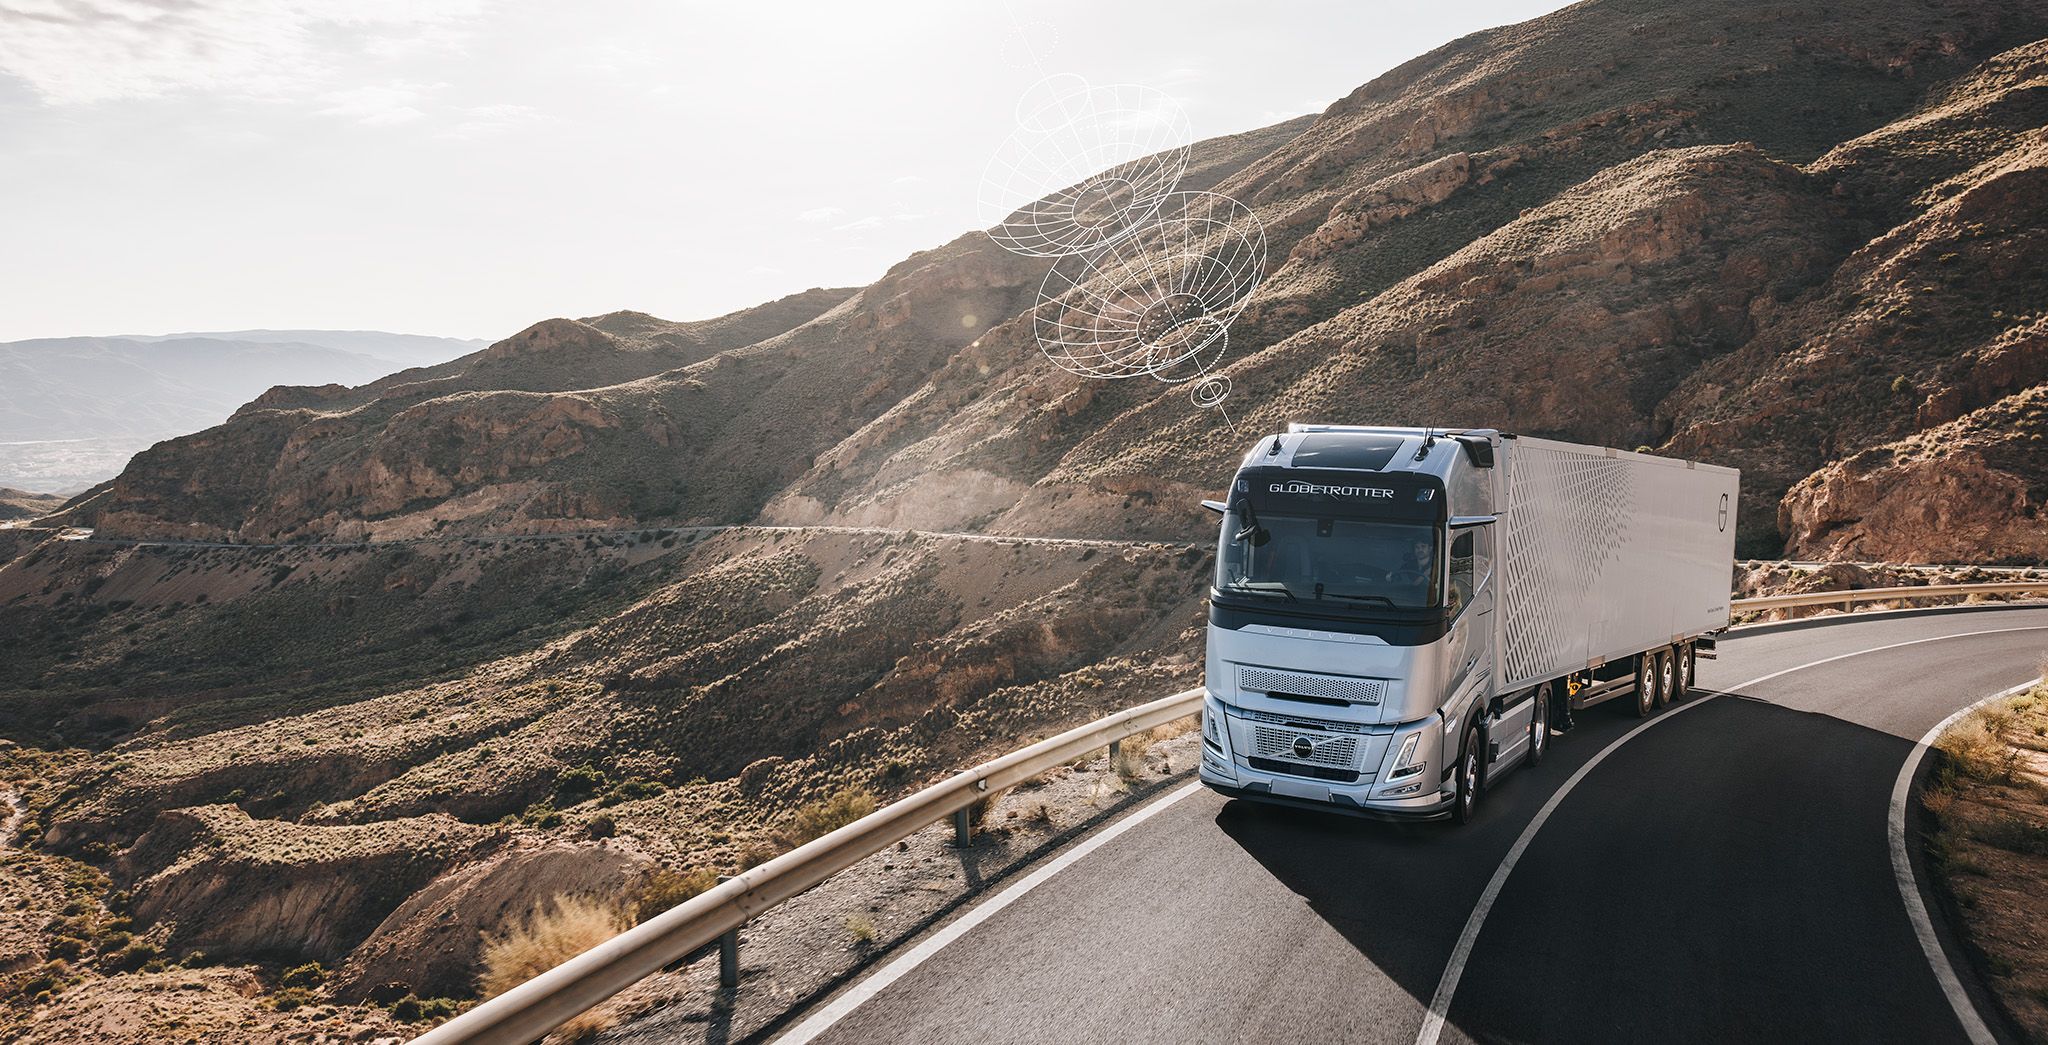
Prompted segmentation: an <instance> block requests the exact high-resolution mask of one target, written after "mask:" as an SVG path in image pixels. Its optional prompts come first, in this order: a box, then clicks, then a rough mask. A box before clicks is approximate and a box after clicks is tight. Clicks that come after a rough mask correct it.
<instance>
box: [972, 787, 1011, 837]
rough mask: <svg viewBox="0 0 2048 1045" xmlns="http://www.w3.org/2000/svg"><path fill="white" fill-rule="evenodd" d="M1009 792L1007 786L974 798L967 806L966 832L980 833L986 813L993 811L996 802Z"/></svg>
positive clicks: (985, 819) (985, 821)
mask: <svg viewBox="0 0 2048 1045" xmlns="http://www.w3.org/2000/svg"><path fill="white" fill-rule="evenodd" d="M1009 793H1010V789H1009V788H1007V787H1006V788H1003V789H1001V790H999V791H989V792H986V793H984V794H983V795H982V796H981V797H979V798H976V799H975V800H974V804H973V805H971V806H968V807H967V833H968V835H969V836H973V835H978V834H980V833H981V827H982V825H983V824H984V823H987V822H988V815H989V814H990V813H993V812H995V810H996V803H997V802H1000V801H1002V800H1003V796H1004V795H1007V794H1009Z"/></svg>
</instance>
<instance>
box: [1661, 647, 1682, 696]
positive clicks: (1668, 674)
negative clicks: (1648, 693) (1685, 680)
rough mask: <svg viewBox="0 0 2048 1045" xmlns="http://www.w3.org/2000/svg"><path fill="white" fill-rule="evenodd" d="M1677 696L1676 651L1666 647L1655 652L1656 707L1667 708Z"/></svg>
mask: <svg viewBox="0 0 2048 1045" xmlns="http://www.w3.org/2000/svg"><path fill="white" fill-rule="evenodd" d="M1677 695H1678V651H1677V650H1676V649H1674V648H1672V647H1669V646H1666V647H1665V648H1663V649H1660V650H1658V651H1657V706H1658V707H1660V708H1663V707H1669V706H1670V705H1671V701H1672V700H1673V699H1674V698H1675V697H1676V696H1677Z"/></svg>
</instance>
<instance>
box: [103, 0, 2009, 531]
mask: <svg viewBox="0 0 2048 1045" xmlns="http://www.w3.org/2000/svg"><path fill="white" fill-rule="evenodd" d="M1882 10H1883V14H1882V16H1878V17H1870V18H1859V19H1856V20H1853V21H1852V20H1845V19H1843V18H1841V17H1840V16H1839V12H1838V11H1837V9H1836V8H1835V7H1834V6H1832V5H1830V4H1827V3H1821V2H1808V0H1782V2H1777V3H1768V4H1748V3H1738V2H1733V0H1724V2H1720V3H1711V4H1707V5H1704V6H1699V5H1694V6H1683V5H1675V4H1670V3H1666V2H1662V0H1599V2H1593V3H1585V4H1580V5H1576V6H1574V7H1571V8H1567V9H1565V10H1563V11H1560V12H1557V13H1556V14H1554V15H1551V16H1547V17H1545V18H1542V19H1537V20H1536V21H1533V22H1529V23H1525V24H1522V25H1518V26H1510V27H1506V28H1502V29H1498V30H1489V31H1487V32H1483V33H1478V34H1475V35H1473V36H1471V37H1467V38H1465V39H1463V40H1459V41H1457V42H1455V43H1452V44H1449V45H1446V46H1445V47H1443V48H1440V49H1438V50H1437V51H1435V52H1432V53H1430V54H1428V55H1424V56H1423V57H1421V58H1418V59H1416V60H1414V61H1412V62H1409V63H1407V64H1406V65H1404V66H1402V67H1400V68H1398V69H1395V70H1394V71H1392V72H1390V73H1388V74H1386V75H1384V76H1382V77H1380V78H1378V79H1376V80H1374V81H1373V82H1372V83H1370V84H1367V85H1365V86H1364V87H1361V88H1360V89H1359V90H1358V91H1356V92H1353V94H1351V95H1350V96H1348V97H1346V98H1345V99H1343V100H1341V101H1339V102H1338V103H1336V104H1335V105H1333V106H1331V107H1330V108H1329V109H1328V110H1327V111H1325V112H1324V113H1322V114H1321V115H1320V116H1318V117H1315V118H1313V119H1305V120H1303V121H1299V122H1296V123H1291V124H1287V125H1282V126H1278V127H1274V128H1269V129H1267V130H1265V131H1260V132H1253V133H1250V134H1246V135H1240V136H1236V137H1235V138H1230V139H1219V140H1215V141H1211V142H1207V143H1204V144H1203V146H1202V147H1201V149H1200V150H1198V151H1199V154H1200V155H1201V156H1202V157H1203V159H1202V160H1201V161H1200V162H1199V163H1198V165H1197V166H1198V169H1197V170H1196V171H1195V172H1194V173H1193V174H1191V176H1190V178H1189V179H1188V183H1187V187H1190V188H1215V189H1217V190H1219V191H1222V192H1226V193H1229V194H1231V195H1233V196H1235V197H1236V198H1238V199H1240V200H1243V201H1245V202H1246V203H1248V204H1250V205H1251V206H1252V207H1254V208H1255V209H1256V211H1257V212H1258V213H1259V214H1260V216H1261V217H1262V219H1263V220H1264V222H1265V224H1266V227H1267V231H1268V237H1269V240H1270V242H1271V244H1272V247H1273V262H1272V264H1271V266H1270V272H1269V275H1268V277H1267V279H1266V281H1265V283H1264V285H1263V286H1262V287H1261V288H1260V289H1259V291H1258V292H1257V294H1255V295H1254V296H1253V298H1252V299H1251V300H1250V302H1249V304H1248V306H1247V307H1246V309H1245V311H1244V314H1243V315H1242V317H1241V318H1240V319H1239V320H1238V322H1237V323H1236V324H1235V325H1234V326H1233V327H1232V330H1231V348H1230V354H1229V356H1228V357H1226V360H1225V363H1226V369H1225V371H1224V372H1225V373H1226V374H1228V375H1229V376H1230V377H1231V378H1232V380H1233V381H1234V383H1235V389H1236V390H1235V392H1234V393H1233V396H1232V400H1231V404H1230V406H1231V410H1230V413H1231V417H1232V418H1233V420H1234V421H1235V422H1236V423H1237V425H1238V429H1237V430H1236V431H1232V430H1230V429H1228V428H1226V427H1225V426H1224V425H1222V424H1221V423H1219V418H1218V417H1217V416H1216V415H1214V414H1211V413H1203V412H1197V411H1193V410H1191V409H1190V408H1189V407H1188V405H1187V403H1186V401H1185V398H1184V397H1183V396H1181V395H1180V394H1179V393H1178V392H1177V391H1175V390H1171V389H1165V388H1163V387H1162V386H1159V385H1157V384H1156V383H1153V382H1122V383H1118V382H1100V381H1088V380H1084V379H1081V378H1077V377H1073V376H1071V375H1068V374H1066V373H1064V372H1062V371H1060V370H1057V369H1056V368H1053V367H1051V366H1049V365H1047V364H1046V362H1045V361H1044V360H1043V358H1042V357H1041V356H1040V355H1039V353H1038V352H1037V350H1036V348H1035V345H1034V343H1033V336H1032V328H1031V323H1030V319H1029V316H1028V315H1026V314H1025V310H1026V309H1027V308H1028V306H1029V305H1030V304H1031V302H1032V300H1033V294H1034V292H1035V290H1036V288H1037V284H1038V282H1039V280H1040V278H1041V277H1042V275H1043V274H1044V271H1045V265H1044V264H1043V263H1041V262H1038V261H1034V260H1032V259H1026V258H1021V257H1017V256H1014V255H1009V254H1006V253H1004V252H1002V251H1001V250H999V249H997V248H996V247H995V246H994V245H993V244H992V243H990V242H989V241H988V240H987V238H986V237H984V236H981V235H980V234H978V233H977V234H969V235H967V236H964V237H962V238H960V239H958V240H956V241H954V242H952V243H950V244H947V245H945V246H942V247H939V248H937V249H934V250H931V251H926V252H924V253H921V254H918V255H915V256H913V257H912V258H910V259H908V260H906V261H905V262H903V263H902V264H900V265H898V266H896V267H895V268H894V269H892V270H891V271H890V272H889V273H888V274H887V275H885V276H884V277H883V279H882V280H880V281H879V282H877V283H876V284H874V285H872V286H869V287H866V288H863V289H861V290H860V291H859V292H858V293H857V294H855V295H852V296H851V297H850V298H849V300H847V301H845V302H843V303H841V304H840V305H839V306H838V307H836V308H834V309H832V310H830V311H827V312H824V313H821V314H819V315H817V316H815V317H814V318H811V319H809V320H807V321H806V322H804V323H802V324H801V325H797V326H794V327H792V328H790V329H787V330H784V331H780V332H777V333H776V334H774V335H773V336H768V337H763V338H761V339H759V340H757V341H755V342H753V343H751V344H746V345H744V346H733V347H730V348H729V349H727V350H724V351H721V352H719V353H716V354H712V355H709V356H707V357H705V358H701V359H697V360H694V361H681V362H680V363H679V365H678V367H677V368H676V369H674V370H672V371H668V372H660V373H646V374H644V375H642V374H640V373H638V372H637V371H636V370H634V369H633V368H632V367H630V366H628V367H624V368H621V367H619V366H615V365H614V364H613V361H616V360H619V359H621V358H622V357H626V356H628V355H630V354H632V353H635V352H640V351H644V350H643V349H638V348H634V347H632V346H635V345H638V344H641V343H643V342H644V341H645V340H646V339H648V338H655V337H660V336H662V335H663V332H664V331H666V330H668V328H666V327H662V326H660V325H658V324H657V323H655V322H654V321H648V320H636V321H635V323H636V324H637V325H634V326H632V327H631V328H630V329H629V328H627V327H623V326H620V324H619V322H618V321H617V320H613V321H612V323H611V325H612V327H613V329H606V328H605V326H604V325H603V324H602V323H598V322H596V321H591V322H579V321H571V320H549V321H546V322H544V323H542V324H539V325H537V326H536V327H534V328H532V329H530V330H528V331H525V332H522V333H521V334H519V335H516V336H515V337H514V338H511V339H508V340H507V341H505V342H501V343H499V344H498V345H497V346H494V347H493V348H492V349H491V350H489V354H490V355H491V356H492V357H493V359H492V362H493V363H494V364H495V365H494V366H492V367H488V368H485V367H478V368H473V369H471V370H469V371H467V372H466V373H465V376H464V377H463V378H462V379H460V380H457V381H455V382H453V383H450V384H435V383H433V382H418V381H413V382H401V383H394V384H386V385H383V386H381V387H379V388H378V389H377V390H376V395H375V397H374V398H373V399H370V400H364V399H363V398H362V397H361V396H359V395H349V396H343V397H340V398H337V399H332V400H329V399H326V398H324V397H325V395H326V393H323V392H319V391H312V392H303V393H291V392H280V393H279V394H278V395H276V396H273V397H270V398H267V399H265V400H263V401H260V402H258V403H255V404H252V405H251V406H250V407H249V408H247V409H245V410H243V411H242V412H241V413H240V414H239V415H238V416H237V417H236V418H235V420H234V421H233V422H231V423H230V424H228V425H225V426H223V427H221V428H217V429H214V430H211V431H208V432H204V433H200V434H197V435H193V436H190V437H188V438H186V439H183V440H173V441H170V442H167V443H165V444H164V445H162V446H159V447H157V448H155V449H153V450H151V451H150V452H148V453H145V454H142V455H139V456H138V457H137V459H136V460H135V461H134V463H133V465H132V466H131V467H130V468H129V470H128V471H127V472H126V473H125V474H123V475H122V476H121V478H120V479H118V480H117V481H116V482H115V483H114V484H113V486H112V488H111V489H110V490H109V491H107V492H106V494H105V495H104V496H103V497H101V498H99V499H98V500H97V501H96V502H95V504H94V511H95V512H97V518H98V519H99V521H100V524H101V525H102V526H103V527H104V528H105V529H106V530H107V531H108V532H110V533H120V534H131V535H137V536H141V535H164V534H178V535H188V536H201V535H204V536H214V537H231V538H234V539H242V540H268V539H276V538H286V537H290V538H299V537H322V536H355V535H365V534H403V533H413V532H424V531H426V530H428V529H432V528H440V529H442V530H444V531H454V532H485V531H497V530H504V529H508V528H512V529H517V528H530V527H539V528H555V529H565V528H583V527H598V526H617V525H626V524H634V523H649V522H669V521H683V522H740V521H745V520H748V519H752V518H756V517H761V518H765V519H769V520H773V521H782V522H800V523H811V522H852V523H875V524H883V525H891V526H921V527H928V528H944V529H959V528H985V529H988V530H990V531H991V532H1005V533H1039V534H1043V533H1063V534H1074V535H1125V534H1141V535H1149V536H1160V537H1189V536H1193V535H1194V534H1196V533H1197V532H1198V531H1199V529H1200V528H1201V526H1202V523H1201V522H1200V521H1199V520H1198V519H1197V518H1196V517H1194V516H1190V515H1185V514H1184V513H1179V512H1172V513H1165V514H1161V513H1159V512H1156V511H1153V510H1151V509H1150V508H1149V507H1148V506H1149V505H1152V504H1160V503H1174V504H1183V503H1191V502H1192V500H1193V499H1195V498H1196V497H1198V496H1199V495H1201V494H1203V493H1205V492H1210V491H1213V489H1214V488H1215V486H1216V483H1217V482H1218V481H1220V480H1219V477H1220V476H1222V475H1225V474H1227V473H1228V469H1229V465H1230V463H1231V462H1232V461H1234V460H1235V457H1236V455H1237V454H1238V453H1239V452H1240V451H1241V448H1242V446H1243V445H1244V444H1245V443H1246V442H1247V441H1248V440H1249V438H1250V437H1251V436H1253V435H1255V434H1256V433H1258V432H1262V431H1269V430H1273V429H1275V428H1277V427H1279V426H1281V425H1283V424H1284V423H1285V422H1287V421H1290V420H1308V419H1314V420H1338V421H1368V420H1370V421H1381V422H1399V423H1439V424H1469V425H1497V426H1500V427H1504V428H1507V429H1510V430H1517V431H1523V432H1530V433H1535V434H1544V435H1553V436H1561V437H1565V438H1573V439H1580V440H1586V441H1593V442H1603V443H1612V444H1620V445H1624V446H1631V447H1633V446H1647V447H1649V448H1651V449H1652V450H1661V451H1663V452H1667V453H1672V454H1679V455H1686V456H1693V457H1698V458H1702V459H1707V460H1713V461H1716V462H1721V463H1728V464H1734V465H1738V466H1740V467H1742V468H1743V469H1744V470H1745V473H1746V481H1745V484H1744V497H1743V503H1742V506H1741V507H1742V510H1741V513H1740V520H1739V526H1740V530H1741V533H1742V540H1743V548H1744V550H1745V551H1746V552H1750V553H1755V554H1769V553H1775V552H1776V551H1778V550H1779V549H1780V548H1782V547H1785V546H1787V545H1791V546H1796V547H1807V546H1809V545H1811V544H1812V535H1811V534H1808V533H1804V532H1790V531H1786V530H1783V529H1781V528H1780V527H1781V518H1780V512H1779V510H1778V509H1779V502H1780V500H1781V499H1782V498H1783V497H1784V495H1785V494H1786V493H1787V492H1788V491H1789V490H1790V489H1791V488H1792V487H1793V486H1794V485H1795V484H1797V483H1799V482H1800V481H1801V480H1803V479H1804V478H1805V477H1807V476H1808V475H1810V474H1813V473H1815V472H1816V471H1818V470H1820V469H1822V468H1823V467H1825V466H1828V465H1829V464H1830V463H1832V462H1834V461H1837V460H1841V459H1843V458H1846V457H1848V456H1851V455H1853V454H1855V453H1857V452H1860V451H1862V450H1865V449H1869V448H1872V447H1875V446H1878V445H1882V444H1884V443H1886V442H1889V441H1892V440H1896V439H1900V438H1904V437H1906V436H1908V435H1911V434H1912V433H1913V432H1915V431H1918V430H1920V429H1922V428H1926V427H1931V426H1933V425H1937V424H1941V423H1944V422H1946V421H1948V420H1950V419H1952V418H1953V417H1954V416H1956V414H1955V413H1954V412H1955V411H1968V410H1974V409H1979V408H1982V407H1984V406H1987V405H1990V403H1991V402H1992V401H1994V400H1996V399H1997V398H1999V397H2001V396H2003V395H2007V394H2011V393H2013V392H2016V391H2019V390H2021V389H2022V388H2024V387H2028V386H2030V385H2031V384H2032V383H2035V382H2038V381H2039V380H2040V379H2041V376H2042V375H2041V373H2040V372H2039V370H2038V367H2037V366H2036V365H2035V364H2034V363H2031V362H2027V361H2028V360H2036V359H2038V357H2039V352H2038V350H2037V349H2035V348H2034V347H2032V346H2034V345H2035V344H2036V343H2037V341H2038V336H2039V335H2038V331H2037V330H2036V328H2035V327H2033V326H2031V325H2030V324H2031V323H2032V319H2033V318H2034V317H2035V310H2036V309H2038V304H2037V302H2038V301H2039V300H2041V296H2040V293H2039V291H2040V284H2039V283H2038V282H2037V279H2038V277H2037V276H2035V275H2034V274H2035V273H2038V272H2040V271H2041V269H2040V266H2038V265H2037V264H2034V263H2033V262H2035V261H2037V260H2038V252H2039V250H2040V249H2041V248H2040V243H2039V242H2038V236H2039V232H2040V230H2039V228H2038V225H2039V222H2038V212H2037V211H2036V210H2035V209H2032V208H2028V207H2026V206H2023V205H2021V204H2020V203H2019V201H2020V200H2022V199H2024V198H2025V196H2024V192H2025V190H2026V188H2027V186H2028V185H2029V179H2030V178H2031V177H2032V174H2031V170H2032V168H2031V166H2030V164H2031V162H2032V161H2031V160H2029V159H2028V156H2029V155H2031V153H2030V152H2029V150H2030V149H2032V148H2033V146H2032V145H2031V144H2029V143H2030V142H2033V141H2034V140H2035V139H2037V138H2038V132H2039V128H2040V126H2041V122H2040V120H2039V109H2040V106H2041V102H2040V100H2039V98H2040V93H2041V92H2040V90H2039V75H2040V54H2039V52H2038V49H2036V48H2030V47H2027V46H2024V45H2028V44H2029V43H2031V42H2032V41H2033V40H2035V39H2037V38H2038V36H2039V34H2040V33H2041V32H2042V31H2043V29H2044V26H2043V20H2044V15H2043V12H2042V9H2041V8H2040V7H2039V5H2037V4H2029V3H2025V2H2021V0H1967V2H1957V3H1946V4H1940V5H1934V4H1927V3H1921V2H1897V3H1890V4H1886V5H1884V6H1883V8H1882ZM1680 40H1683V41H1686V45H1685V46H1683V47H1679V46H1675V43H1676V41H1680ZM2015 48H2017V49H2016V50H2015ZM2007 51H2010V52H2011V53H2008V54H2003V56H2002V57H2001V52H2007ZM1652 55H1655V56H1657V57H1655V58H1652V57H1651V56H1652ZM1980 66H1981V67H1980ZM1973 70H1974V72H1973ZM2030 136H2032V137H2030ZM2001 199H2002V200H2004V201H2006V202H2005V203H2004V204H2000V203H1998V202H1997V201H1998V200H2001ZM1980 208H1981V209H1985V210H1988V211H1989V212H1991V213H1992V214H1993V215H1994V216H1995V217H1996V219H1997V220H1994V221H1990V222H1985V221H1981V220H1977V218H1976V217H1975V216H1974V214H1975V211H1976V210H1978V209H1980ZM1958 237H1961V238H1960V239H1959V238H1958ZM1936 247H1940V248H1941V249H1936ZM1944 256H1948V260H1946V261H1944V260H1942V259H1943V257H1944ZM1923 288H1933V289H1923ZM2023 317H2025V318H2023ZM1993 356H1995V357H1996V358H1997V359H1998V360H1999V362H1997V363H1995V364H1992V363H1990V362H1989V358H1990V357H1993ZM579 378H580V380H579ZM1895 385H1897V386H1899V387H1900V388H1905V387H1911V388H1912V389H1914V390H1915V391H1914V393H1913V397H1914V398H1913V401H1912V402H1911V403H1905V402H1901V401H1900V399H1901V398H1902V397H1904V396H1905V394H1906V393H1904V392H1894V391H1893V388H1894V386H1895ZM536 392H539V393H544V394H541V395H534V394H532V393H536ZM1823 392H1824V393H1825V394H1822V393H1823ZM1923 404H1924V405H1926V409H1924V410H1923V409H1922V406H1923ZM2028 503H2029V505H2032V504H2034V503H2035V502H2028ZM2029 510H2031V508H2030V509H2029ZM1805 518H1807V516H1805V515H1801V514H1798V513H1791V514H1786V515H1785V516H1784V517H1783V524H1784V525H1797V524H1798V520H1801V519H1805ZM1890 547H1892V548H1893V549H1894V550H1899V551H1911V547H1912V540H1911V539H1908V540H1906V541H1904V542H1902V543H1901V542H1894V543H1893V544H1892V545H1891V546H1890ZM1948 550H1950V551H1953V550H1954V549H1948Z"/></svg>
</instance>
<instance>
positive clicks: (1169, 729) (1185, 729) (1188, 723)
mask: <svg viewBox="0 0 2048 1045" xmlns="http://www.w3.org/2000/svg"><path fill="white" fill-rule="evenodd" d="M1200 728H1202V713H1201V712H1199V711H1197V712H1195V713H1194V714H1192V715H1189V716H1188V717H1186V718H1177V719H1174V720H1173V721H1171V722H1168V723H1165V724H1163V725H1158V726H1153V727H1152V742H1153V743H1155V744H1159V743H1164V742H1166V741H1168V740H1172V739H1173V738H1175V737H1184V736H1187V735H1188V734H1189V733H1193V732H1194V731H1195V730H1197V729H1200Z"/></svg>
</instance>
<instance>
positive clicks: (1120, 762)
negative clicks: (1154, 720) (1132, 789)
mask: <svg viewBox="0 0 2048 1045" xmlns="http://www.w3.org/2000/svg"><path fill="white" fill-rule="evenodd" d="M1152 741H1153V737H1152V733H1151V732H1149V731H1148V732H1144V733H1138V734H1134V735H1132V736H1128V737H1125V738H1124V739H1123V743H1121V744H1118V745H1117V750H1116V754H1115V755H1113V756H1111V758H1110V760H1109V765H1110V768H1111V769H1114V770H1116V775H1117V776H1118V777H1119V778H1121V779H1122V780H1123V781H1124V783H1127V784H1128V783H1133V782H1135V781H1137V779H1138V778H1139V777H1141V776H1144V775H1145V754H1146V753H1147V752H1149V751H1151V750H1152Z"/></svg>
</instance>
